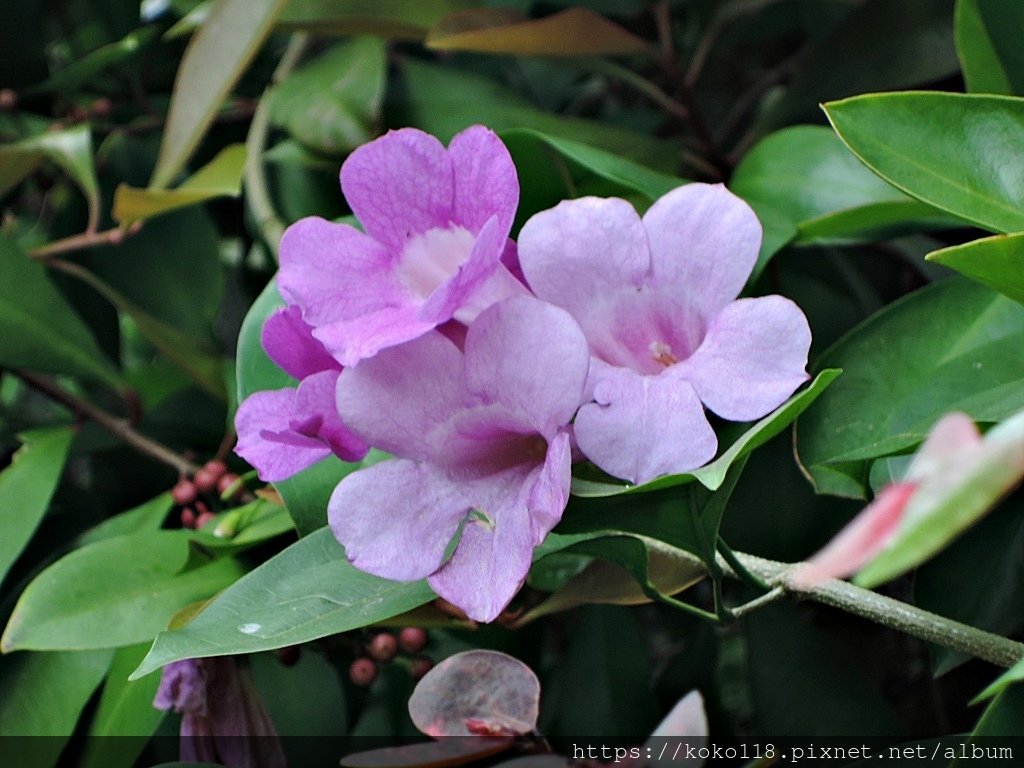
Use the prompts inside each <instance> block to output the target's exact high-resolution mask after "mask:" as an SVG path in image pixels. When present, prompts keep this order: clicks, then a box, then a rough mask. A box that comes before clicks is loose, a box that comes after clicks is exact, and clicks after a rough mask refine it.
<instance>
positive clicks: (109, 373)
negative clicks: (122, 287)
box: [0, 235, 124, 389]
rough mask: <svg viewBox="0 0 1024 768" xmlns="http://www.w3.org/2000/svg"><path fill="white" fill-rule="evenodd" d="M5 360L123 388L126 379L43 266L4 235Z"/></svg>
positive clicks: (0, 271) (0, 313)
mask: <svg viewBox="0 0 1024 768" xmlns="http://www.w3.org/2000/svg"><path fill="white" fill-rule="evenodd" d="M0 338H2V339H3V344H0V365H4V366H10V367H13V368H28V369H31V370H35V371H45V372H47V373H70V374H74V375H79V376H87V377H89V378H92V379H95V380H97V381H101V382H103V383H105V384H108V385H109V386H111V387H114V388H117V389H121V388H122V387H123V386H124V384H123V379H122V378H121V375H120V373H119V372H118V371H117V369H116V368H115V367H114V366H113V364H112V363H111V362H110V361H109V360H108V359H107V358H106V357H104V355H103V353H102V352H101V351H100V349H99V347H97V346H96V341H95V340H94V339H93V337H92V334H91V333H89V329H88V328H86V327H85V325H84V324H83V323H82V321H81V320H80V319H79V318H78V315H77V314H75V311H74V310H73V309H72V308H71V306H70V305H69V304H68V303H67V301H65V300H64V297H63V296H61V294H60V293H58V292H57V289H56V288H54V286H53V284H52V283H51V282H50V280H49V279H48V278H47V276H46V272H45V271H44V269H43V267H42V266H41V265H40V264H38V263H36V262H34V261H32V260H31V259H29V258H28V256H26V255H25V253H24V252H23V251H22V250H21V249H20V248H18V246H16V245H15V244H14V243H13V242H11V241H10V240H8V239H7V238H5V237H3V236H2V235H0Z"/></svg>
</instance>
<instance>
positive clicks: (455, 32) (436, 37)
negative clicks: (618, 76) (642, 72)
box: [425, 8, 650, 56]
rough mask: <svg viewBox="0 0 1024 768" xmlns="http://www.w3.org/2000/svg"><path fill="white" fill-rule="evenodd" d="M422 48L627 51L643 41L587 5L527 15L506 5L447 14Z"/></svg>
mask: <svg viewBox="0 0 1024 768" xmlns="http://www.w3.org/2000/svg"><path fill="white" fill-rule="evenodd" d="M425 44H426V47H427V48H432V49H434V50H439V51H475V52H478V53H508V54H513V55H516V56H628V55H641V54H644V53H647V52H649V51H650V46H649V45H648V43H647V42H645V41H644V40H642V39H641V38H639V37H637V36H636V35H634V34H633V33H632V32H627V31H626V30H625V29H623V28H622V27H620V26H619V25H618V24H615V23H613V22H611V21H609V20H608V19H606V18H604V17H603V16H599V15H598V14H596V13H594V12H593V11H590V10H587V9H586V8H567V9H566V10H564V11H560V12H559V13H554V14H552V15H550V16H545V17H543V18H540V19H529V18H527V17H526V16H525V15H521V14H518V13H515V12H512V11H511V9H508V8H478V9H474V10H470V11H463V12H462V13H458V14H453V15H451V16H448V17H446V18H444V19H442V20H441V21H439V22H438V23H437V24H435V25H434V27H433V28H431V30H430V32H429V33H428V34H427V39H426V42H425Z"/></svg>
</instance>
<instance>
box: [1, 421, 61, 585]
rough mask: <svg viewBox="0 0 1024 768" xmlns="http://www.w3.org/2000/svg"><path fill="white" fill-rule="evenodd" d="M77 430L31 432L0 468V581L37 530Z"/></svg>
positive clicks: (24, 436) (59, 429) (55, 487)
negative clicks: (11, 458) (9, 460)
mask: <svg viewBox="0 0 1024 768" xmlns="http://www.w3.org/2000/svg"><path fill="white" fill-rule="evenodd" d="M74 434H75V433H74V430H72V429H70V428H68V427H62V428H57V429H49V430H38V431H36V432H29V433H27V434H25V435H23V436H22V438H21V440H22V446H21V448H20V449H18V452H17V453H15V454H14V458H13V460H12V461H11V464H10V466H8V467H7V468H6V469H5V470H3V472H0V530H3V536H0V582H3V580H4V577H5V576H6V575H7V571H8V570H10V567H11V566H12V565H13V564H14V561H15V560H17V558H18V555H20V554H21V551H22V550H23V549H24V548H25V545H26V544H28V542H29V539H31V538H32V534H33V533H35V531H36V528H37V527H38V526H39V522H40V521H41V520H42V519H43V515H45V514H46V510H47V508H48V507H49V506H50V499H51V498H52V497H53V492H54V491H55V490H56V489H57V483H58V482H59V481H60V476H61V472H63V470H64V462H65V461H66V460H67V457H68V451H69V449H70V448H71V440H72V438H73V437H74Z"/></svg>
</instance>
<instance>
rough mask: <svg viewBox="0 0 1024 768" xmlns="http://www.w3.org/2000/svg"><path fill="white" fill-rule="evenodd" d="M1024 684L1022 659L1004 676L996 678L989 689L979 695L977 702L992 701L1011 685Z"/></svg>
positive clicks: (1023, 662) (1023, 661) (1023, 660)
mask: <svg viewBox="0 0 1024 768" xmlns="http://www.w3.org/2000/svg"><path fill="white" fill-rule="evenodd" d="M1016 683H1024V659H1021V660H1020V661H1018V662H1017V663H1016V664H1014V665H1013V666H1012V667H1010V668H1009V669H1008V670H1006V671H1005V672H1004V673H1003V674H1001V675H1000V676H999V677H997V678H996V680H995V682H993V683H992V685H990V686H989V687H988V688H986V689H985V690H984V691H982V692H981V693H979V694H978V696H977V698H975V700H974V701H975V702H978V701H984V700H985V699H990V698H992V697H993V696H995V695H996V694H998V693H1001V692H1002V691H1005V690H1006V689H1007V688H1008V687H1010V686H1011V685H1014V684H1016Z"/></svg>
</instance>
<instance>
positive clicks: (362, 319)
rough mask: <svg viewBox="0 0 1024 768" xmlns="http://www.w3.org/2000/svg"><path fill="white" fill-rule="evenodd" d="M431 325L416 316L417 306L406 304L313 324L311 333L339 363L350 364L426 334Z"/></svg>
mask: <svg viewBox="0 0 1024 768" xmlns="http://www.w3.org/2000/svg"><path fill="white" fill-rule="evenodd" d="M435 325H436V324H435V323H432V322H429V321H425V320H423V319H422V318H420V313H419V309H418V308H417V307H415V306H414V305H412V304H407V305H405V306H399V307H384V308H381V309H377V310H372V311H369V312H366V313H365V314H363V315H359V316H357V317H353V318H350V319H346V320H336V321H334V322H333V323H325V324H324V325H320V326H317V327H316V329H315V330H314V331H313V336H314V337H315V338H316V339H317V340H318V341H320V342H321V343H322V344H323V345H324V347H325V348H326V349H327V351H328V352H330V353H331V355H333V356H334V357H335V358H336V359H337V360H339V361H340V362H341V363H342V365H345V366H354V365H356V363H358V362H359V361H360V360H366V359H368V358H371V357H373V356H374V355H376V354H377V353H378V352H380V351H381V350H384V349H388V348H390V347H395V346H397V345H399V344H402V343H404V342H407V341H411V340H413V339H417V338H419V337H420V336H422V335H423V334H425V333H429V332H430V331H432V330H433V329H434V327H435Z"/></svg>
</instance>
